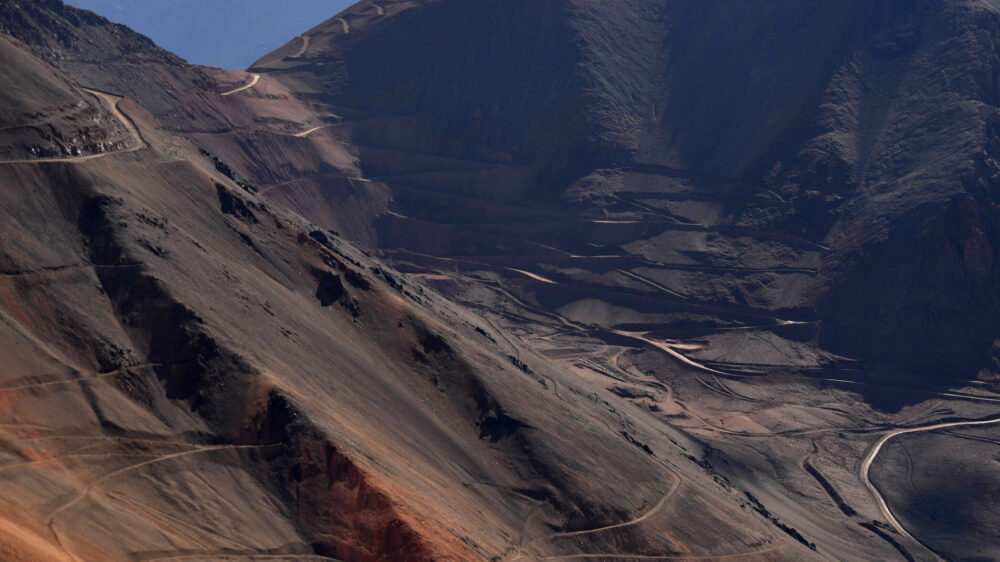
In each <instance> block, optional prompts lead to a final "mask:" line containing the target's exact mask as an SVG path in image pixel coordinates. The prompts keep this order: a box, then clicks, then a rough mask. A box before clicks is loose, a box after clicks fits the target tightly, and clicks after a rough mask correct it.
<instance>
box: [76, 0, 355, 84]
mask: <svg viewBox="0 0 1000 562" xmlns="http://www.w3.org/2000/svg"><path fill="white" fill-rule="evenodd" d="M64 1H65V2H66V3H67V4H70V5H74V4H75V5H77V6H78V7H80V8H86V9H88V10H93V11H95V12H97V13H98V14H101V15H102V16H104V17H106V18H108V19H110V20H112V21H115V22H118V23H123V24H125V25H127V26H129V27H131V28H132V29H134V30H136V31H138V32H139V33H142V34H143V35H146V36H148V37H150V38H151V39H153V40H154V41H156V43H157V44H158V45H160V46H161V47H163V48H165V49H168V50H170V51H172V52H174V53H176V54H178V55H180V56H181V57H184V58H185V59H187V60H188V61H189V62H192V63H196V64H203V65H206V66H219V67H222V68H229V69H242V68H246V67H248V66H250V65H251V64H253V62H254V61H256V60H257V59H259V58H260V57H262V56H264V55H266V54H267V53H269V52H271V51H273V50H274V49H276V48H278V47H280V46H281V45H283V44H285V43H286V42H288V41H289V40H291V39H292V38H293V37H295V36H297V35H299V34H301V33H302V32H303V31H305V30H307V29H309V28H311V27H313V26H315V25H316V24H318V23H320V22H322V21H324V20H327V19H329V18H331V17H333V16H334V15H335V14H337V13H338V12H340V11H341V10H343V9H344V8H346V7H348V6H350V5H351V4H353V3H354V1H353V0H64Z"/></svg>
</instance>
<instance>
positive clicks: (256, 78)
mask: <svg viewBox="0 0 1000 562" xmlns="http://www.w3.org/2000/svg"><path fill="white" fill-rule="evenodd" d="M252 76H253V78H252V79H251V80H250V82H249V83H248V84H246V85H243V86H240V87H239V88H236V89H234V90H229V91H228V92H223V93H222V95H223V96H231V95H233V94H235V93H237V92H242V91H243V90H248V89H250V88H253V87H254V86H256V85H257V82H260V74H253V75H252Z"/></svg>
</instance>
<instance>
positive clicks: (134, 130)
mask: <svg viewBox="0 0 1000 562" xmlns="http://www.w3.org/2000/svg"><path fill="white" fill-rule="evenodd" d="M80 89H81V90H83V91H85V92H87V93H88V94H90V95H92V96H95V97H96V98H97V99H99V100H101V102H102V103H103V104H104V105H105V106H106V107H107V109H108V111H110V112H111V114H112V115H114V116H115V118H116V119H118V120H119V121H121V123H122V125H124V126H125V129H126V130H128V132H129V134H130V135H131V136H132V138H133V141H134V142H133V144H134V146H132V147H131V148H127V149H125V150H113V151H109V152H98V153H95V154H84V155H79V156H60V157H56V158H20V159H14V160H0V164H25V163H27V164H33V163H38V162H86V161H87V160H94V159H96V158H104V157H105V156H110V155H112V154H127V153H129V152H135V151H137V150H142V149H144V148H147V147H148V146H149V145H148V144H147V143H146V141H145V139H143V137H142V133H140V132H139V128H138V127H136V125H135V122H134V121H132V119H131V118H130V117H129V116H128V115H125V114H124V113H122V111H121V110H120V109H119V108H118V102H120V101H121V100H122V98H121V97H119V96H115V95H113V94H109V93H107V92H101V91H99V90H91V89H90V88H84V87H83V86H80Z"/></svg>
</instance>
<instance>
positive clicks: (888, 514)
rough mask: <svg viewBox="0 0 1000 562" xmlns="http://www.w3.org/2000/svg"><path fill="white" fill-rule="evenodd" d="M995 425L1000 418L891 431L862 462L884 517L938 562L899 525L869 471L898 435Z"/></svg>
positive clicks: (935, 556)
mask: <svg viewBox="0 0 1000 562" xmlns="http://www.w3.org/2000/svg"><path fill="white" fill-rule="evenodd" d="M995 423H1000V418H996V419H992V420H980V421H965V422H949V423H939V424H936V425H928V426H924V427H911V428H908V429H895V430H893V431H890V432H889V433H886V434H885V435H883V436H882V438H881V439H879V440H878V441H877V442H876V443H875V445H874V446H873V447H872V448H871V450H870V451H868V454H867V455H866V456H865V458H864V460H863V461H862V462H861V480H862V481H863V482H864V483H865V486H867V487H868V490H869V491H870V492H871V493H872V495H873V496H874V497H875V501H876V502H878V507H879V509H880V510H881V511H882V515H884V516H885V518H886V519H887V520H888V521H889V523H890V524H891V525H892V526H893V528H895V529H896V531H897V532H899V534H901V535H903V536H904V537H907V538H909V539H910V540H912V541H913V542H915V543H917V544H919V545H920V546H922V547H923V548H924V550H926V551H927V552H928V553H930V554H931V555H933V556H934V558H935V559H936V560H939V559H940V557H939V556H938V555H937V554H935V553H934V551H932V550H931V549H929V548H927V546H926V545H925V544H924V543H922V542H920V541H919V540H918V539H917V538H916V537H914V536H913V535H911V534H910V533H909V532H907V530H906V529H905V528H903V526H902V525H901V524H900V523H899V520H898V519H896V517H895V516H894V515H893V514H892V510H891V509H889V505H888V504H886V502H885V498H883V497H882V494H881V493H879V491H878V488H876V487H875V485H874V484H872V481H871V479H870V478H869V476H868V473H869V471H870V470H871V467H872V463H874V462H875V457H876V456H878V454H879V451H881V450H882V447H883V446H885V444H886V443H887V442H889V440H890V439H892V438H893V437H896V436H897V435H903V434H905V433H919V432H922V431H936V430H938V429H946V428H949V427H971V426H976V425H990V424H995Z"/></svg>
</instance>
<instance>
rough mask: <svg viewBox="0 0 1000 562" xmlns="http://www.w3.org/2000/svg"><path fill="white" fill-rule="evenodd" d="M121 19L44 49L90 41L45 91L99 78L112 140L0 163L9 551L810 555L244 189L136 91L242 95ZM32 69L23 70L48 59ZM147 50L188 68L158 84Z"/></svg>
mask: <svg viewBox="0 0 1000 562" xmlns="http://www.w3.org/2000/svg"><path fill="white" fill-rule="evenodd" d="M5 8H6V9H8V10H10V9H13V8H12V7H11V6H10V5H6V6H5ZM52 10H53V11H51V12H45V11H40V12H38V13H36V14H35V16H34V17H35V18H36V19H35V20H32V21H33V22H34V23H33V25H32V26H31V28H32V29H36V30H37V31H38V33H39V34H40V36H41V35H44V33H43V31H44V29H46V28H45V27H44V26H42V24H40V23H39V21H45V19H44V18H41V15H45V16H47V17H48V18H54V19H55V20H56V23H52V22H51V21H50V22H49V24H51V25H52V28H53V29H54V30H60V29H61V30H68V29H70V27H71V26H70V27H67V26H66V25H65V22H64V21H62V20H58V18H59V17H62V16H65V15H66V14H70V15H71V16H72V15H73V14H75V12H73V11H72V10H71V9H69V8H65V7H61V6H58V5H54V6H53V7H52ZM7 13H9V12H7ZM22 15H24V14H22ZM81 17H82V16H81ZM39 18H41V19H39ZM84 19H86V18H84ZM66 21H70V22H71V21H73V19H72V18H70V19H69V20H66ZM94 21H96V23H95V24H94V25H98V26H103V25H105V24H104V23H102V22H101V21H99V20H94ZM24 23H25V22H24V21H21V22H20V24H19V25H22V26H23V25H24ZM92 23H93V22H92ZM49 24H46V25H49ZM7 29H10V27H8V28H7ZM120 32H121V33H122V34H124V35H125V41H124V42H123V43H121V44H114V43H112V44H111V45H109V46H108V48H109V49H112V48H121V49H123V53H124V55H125V56H123V57H122V58H121V61H120V62H117V63H113V64H107V65H106V66H105V68H106V74H100V71H99V66H98V65H96V64H94V63H81V62H79V61H76V62H72V63H67V64H66V65H65V68H67V69H73V68H74V65H91V66H89V67H87V69H86V70H80V68H82V66H77V67H75V68H77V71H78V72H79V75H78V76H79V78H77V80H81V81H83V84H85V86H79V85H77V84H74V83H73V82H69V83H68V87H69V91H74V92H79V93H78V95H79V96H80V98H79V100H83V99H84V97H83V96H90V95H91V94H85V93H83V88H84V87H87V88H94V87H97V86H100V87H102V88H107V90H110V91H113V92H117V93H116V94H115V95H112V94H104V95H105V96H107V99H108V100H110V101H109V102H108V103H109V105H108V107H106V108H105V109H104V111H105V112H107V114H110V115H113V117H111V118H109V123H108V125H107V127H108V130H110V131H126V132H127V133H128V134H129V135H130V136H133V137H135V138H128V139H127V140H126V141H124V144H122V145H121V146H116V147H113V148H112V149H109V150H107V151H106V152H104V153H101V154H100V155H99V156H100V157H96V158H95V157H91V156H90V155H85V154H81V155H78V156H70V157H46V156H44V155H37V156H32V157H30V158H27V159H24V160H23V161H16V162H2V163H0V185H2V189H0V209H2V212H3V215H4V217H5V219H4V220H3V221H2V224H3V226H2V231H0V239H3V240H4V244H3V245H2V246H0V252H2V256H0V263H2V264H3V271H2V272H0V302H2V305H0V319H2V323H0V341H3V342H4V344H3V345H2V346H0V349H2V359H3V361H2V363H3V365H4V366H3V368H2V369H0V415H2V420H0V424H2V425H0V432H2V434H3V435H2V445H3V446H2V452H0V455H2V458H3V460H2V466H0V471H2V474H3V478H2V480H0V517H2V518H3V520H4V525H3V526H2V527H3V532H2V533H0V543H2V544H4V545H5V546H4V548H5V551H4V553H5V555H7V556H8V557H10V558H15V557H16V558H20V559H24V560H39V559H67V560H104V559H114V560H119V559H141V560H154V559H162V558H176V557H181V558H184V559H215V558H218V557H220V556H227V557H236V558H239V557H245V558H248V559H252V558H254V557H257V556H271V557H275V558H278V559H281V558H286V559H310V558H312V559H338V560H357V561H364V560H431V559H434V560H469V559H478V558H482V559H496V558H503V557H506V558H518V557H542V556H545V555H553V556H556V555H565V554H573V553H580V552H591V553H593V552H615V551H623V552H645V553H648V554H649V555H654V556H655V555H664V554H672V553H692V554H695V555H702V556H712V555H716V554H723V553H729V552H731V551H733V550H736V551H739V552H742V551H744V550H748V551H749V552H750V553H751V554H752V553H754V552H757V551H760V552H761V553H762V554H761V556H764V557H766V556H767V555H769V554H768V553H773V552H780V553H784V556H787V557H798V556H802V555H808V553H809V552H810V551H809V550H807V549H806V547H804V546H803V545H801V544H799V543H798V542H796V541H788V540H784V539H780V538H778V536H777V535H776V534H775V531H774V530H773V529H772V528H771V526H770V523H769V521H768V520H767V519H766V518H765V517H763V516H762V515H761V514H759V513H757V512H755V511H753V510H751V509H748V507H747V504H746V502H745V498H744V497H743V496H742V495H741V494H740V493H738V492H737V491H736V490H734V489H731V488H730V487H729V486H728V485H727V484H724V483H723V482H722V481H721V480H719V479H717V478H713V476H712V475H711V474H710V473H707V472H705V471H704V469H703V467H702V466H701V465H700V464H698V459H699V458H701V457H702V456H704V455H706V454H710V450H709V449H703V448H702V445H701V443H700V442H699V441H698V440H697V439H695V438H692V437H691V436H689V435H687V434H686V433H685V432H684V431H682V430H677V429H673V428H670V427H664V426H661V425H660V424H659V423H658V422H657V421H656V420H653V419H646V418H642V417H636V418H633V417H632V416H630V415H626V414H624V413H622V412H620V411H619V409H618V407H614V406H612V405H611V403H609V402H607V401H603V402H602V401H598V402H597V403H598V404H599V405H600V406H599V407H596V408H595V406H594V399H593V398H591V396H596V394H595V391H596V390H602V388H603V387H602V386H601V384H600V383H597V384H596V385H595V384H594V383H592V382H589V381H585V380H577V379H576V377H574V376H572V375H570V374H569V372H567V371H566V370H565V369H564V368H563V367H562V366H561V365H560V364H558V363H553V362H551V361H549V360H548V359H547V358H545V357H543V356H541V355H538V354H537V353H535V352H533V351H531V350H529V349H527V348H525V347H523V346H521V345H520V344H518V343H517V342H515V341H512V340H509V339H507V338H506V336H505V335H504V334H503V332H501V331H497V330H496V329H495V328H494V327H492V326H491V325H490V324H489V323H488V322H486V321H485V320H483V319H482V318H480V317H478V316H476V315H474V314H472V313H470V312H468V311H466V310H464V309H462V308H461V307H458V306H456V305H454V304H452V303H449V302H448V301H446V300H444V299H443V298H441V297H440V296H438V295H436V294H434V293H433V292H431V291H428V290H426V289H424V288H423V287H421V286H419V285H415V284H413V283H412V282H410V281H408V280H406V279H405V278H403V277H402V276H400V275H399V274H398V273H395V272H394V271H393V270H392V269H391V268H390V267H388V266H386V265H384V264H382V263H380V262H379V261H378V260H377V259H375V258H372V257H371V256H369V255H367V254H366V253H365V252H363V251H361V250H358V249H356V248H355V247H353V246H351V245H350V244H349V243H347V242H345V241H343V240H342V239H340V238H339V237H338V236H337V235H335V234H333V233H331V232H329V231H325V230H323V229H318V228H315V227H312V226H310V225H309V224H308V223H307V222H305V221H303V220H301V219H299V218H296V217H294V216H293V215H290V214H287V213H285V212H284V211H282V210H280V209H278V208H275V207H273V206H271V205H270V204H268V203H266V202H263V201H262V200H261V199H260V198H258V197H257V196H255V195H254V193H253V191H254V189H253V187H252V186H250V185H247V184H245V183H242V182H240V181H237V180H236V179H234V177H235V174H234V173H233V172H232V170H231V169H230V168H229V167H228V166H226V165H225V163H224V162H223V161H222V160H220V159H218V158H213V157H209V156H205V148H204V147H199V146H198V145H196V144H192V143H191V142H190V141H188V140H187V139H186V138H184V137H183V136H181V135H178V134H177V133H176V131H175V130H174V129H173V128H172V126H171V125H172V124H175V123H176V121H173V119H174V117H173V116H174V115H177V114H176V113H172V112H171V110H169V109H168V110H167V111H162V110H157V106H156V103H155V101H156V99H160V101H163V100H167V101H169V102H170V103H176V101H175V100H191V99H198V98H202V99H211V100H212V103H211V104H209V105H205V106H202V107H200V108H198V109H193V112H194V113H193V114H194V115H196V116H198V117H189V118H190V119H191V120H193V121H196V122H199V123H200V122H203V121H198V119H204V120H205V121H204V122H207V120H208V119H209V117H205V116H206V115H210V114H212V112H216V111H217V112H218V114H219V115H224V114H225V113H224V112H225V111H232V112H233V113H234V114H235V113H237V112H238V111H244V112H245V113H244V115H247V113H246V110H245V109H240V108H241V107H242V106H241V105H240V102H235V101H234V102H232V103H230V102H228V100H227V96H222V95H220V94H219V93H218V92H214V93H212V92H211V91H206V90H200V89H199V86H200V85H203V84H202V83H200V82H198V81H197V80H195V79H193V78H191V77H192V76H197V75H198V74H200V73H204V72H206V71H205V70H203V69H198V68H193V67H187V66H185V65H183V64H181V63H179V62H178V61H176V60H171V59H170V58H169V57H160V58H158V59H157V60H145V61H141V62H140V61H138V60H136V59H134V58H131V53H130V52H129V51H128V50H127V48H128V45H134V44H140V45H141V44H142V42H141V41H137V40H133V39H131V38H129V37H128V33H129V32H127V31H120ZM86 33H87V28H86V27H84V31H81V32H79V35H74V36H68V37H63V42H64V44H68V45H70V47H68V48H69V49H70V50H72V49H73V48H74V47H73V46H74V45H76V44H77V42H78V41H80V39H81V38H83V37H87V35H86ZM19 37H21V38H25V37H28V36H27V35H25V34H21V35H20V36H19ZM123 45H124V46H123ZM35 48H36V49H39V50H44V49H43V47H40V46H38V45H36V47H35ZM15 51H16V52H15ZM0 54H3V55H5V56H10V57H12V59H11V60H12V61H16V60H19V59H25V58H28V59H30V58H31V57H32V55H30V54H29V53H27V52H25V51H23V50H21V49H20V48H18V47H15V48H13V49H12V50H11V49H8V50H6V51H0ZM157 57H159V55H157ZM102 58H103V59H109V58H112V59H113V58H114V57H102ZM53 60H55V61H56V62H59V61H60V60H66V59H64V58H63V59H61V58H60V56H55V57H54V58H53ZM4 63H5V66H6V65H7V61H4ZM102 64H103V63H102ZM28 67H29V68H34V69H35V71H36V72H37V73H38V75H37V76H35V77H34V80H33V81H28V82H26V83H25V84H24V85H22V88H25V87H28V86H30V85H31V84H34V83H40V84H45V83H51V82H53V81H55V80H57V79H58V77H60V76H63V75H62V74H60V71H57V70H56V69H55V68H53V67H51V66H48V65H46V64H44V63H42V62H41V61H37V60H36V61H33V62H32V64H31V65H28ZM169 73H173V75H174V76H176V77H179V78H177V79H178V80H179V81H181V82H184V81H185V80H190V82H186V83H184V89H183V90H181V88H180V85H179V83H175V84H174V85H172V86H170V87H166V86H164V85H163V84H157V83H156V82H155V79H157V78H158V77H162V76H164V75H165V74H169ZM137 75H139V76H142V77H143V78H144V79H143V80H142V81H140V82H139V83H136V80H135V79H134V78H135V76H137ZM95 77H99V78H101V81H100V82H99V83H94V82H91V81H90V80H93V79H94V78H95ZM119 88H121V89H119ZM212 88H214V86H212ZM162 92H167V93H169V94H170V95H171V96H173V97H159V96H160V93H162ZM126 93H128V96H127V97H122V94H126ZM20 94H21V95H22V96H25V97H26V98H27V97H31V96H32V95H33V92H32V91H31V90H30V89H22V90H21V91H20ZM210 94H211V95H214V97H213V98H209V96H210ZM66 95H68V94H66ZM132 95H135V96H136V97H135V98H133V97H132ZM147 97H148V99H152V100H154V101H153V102H151V103H150V106H149V107H147V106H145V105H142V101H143V99H144V98H147ZM102 99H103V98H102ZM77 103H82V101H77ZM233 107H235V108H236V109H233ZM54 117H55V120H54V121H51V122H47V123H46V126H49V127H52V128H54V129H55V130H57V131H59V132H60V133H62V134H66V133H65V131H63V130H62V129H60V128H59V127H60V125H61V123H60V122H59V121H58V117H59V116H58V115H55V116H54ZM254 117H256V115H250V116H249V118H251V119H252V118H254ZM12 124H13V125H15V126H18V125H21V122H20V121H18V120H16V119H15V120H14V121H13V122H12ZM269 134H276V133H269ZM287 136H290V137H292V138H294V137H293V136H292V135H287ZM226 138H232V139H236V138H239V130H238V129H236V130H232V131H229V132H227V137H226ZM231 176H232V177H231ZM621 405H627V402H621V404H619V406H621ZM646 443H654V444H656V447H657V451H655V452H654V451H653V450H652V449H651V448H650V446H649V445H648V444H646ZM668 500H670V502H669V504H668ZM665 506H666V507H665ZM674 510H678V511H684V512H686V516H685V518H684V519H683V520H676V522H671V521H673V516H672V515H671V514H672V513H674ZM645 521H649V522H656V523H657V525H654V526H649V527H646V526H645V525H644V524H643V523H644V522H645ZM666 522H669V525H670V527H671V529H672V533H671V536H670V537H669V538H667V537H664V536H663V535H662V532H661V531H662V526H661V525H663V524H664V523H666ZM705 527H712V528H714V529H716V530H717V535H715V536H712V537H706V536H704V535H703V534H702V533H701V532H700V529H703V528H705ZM618 528H621V529H622V531H616V529H618ZM575 536H579V537H580V539H576V540H564V537H565V538H569V537H575ZM623 540H624V541H626V542H625V544H624V546H623V545H622V544H620V543H621V541H623Z"/></svg>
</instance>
